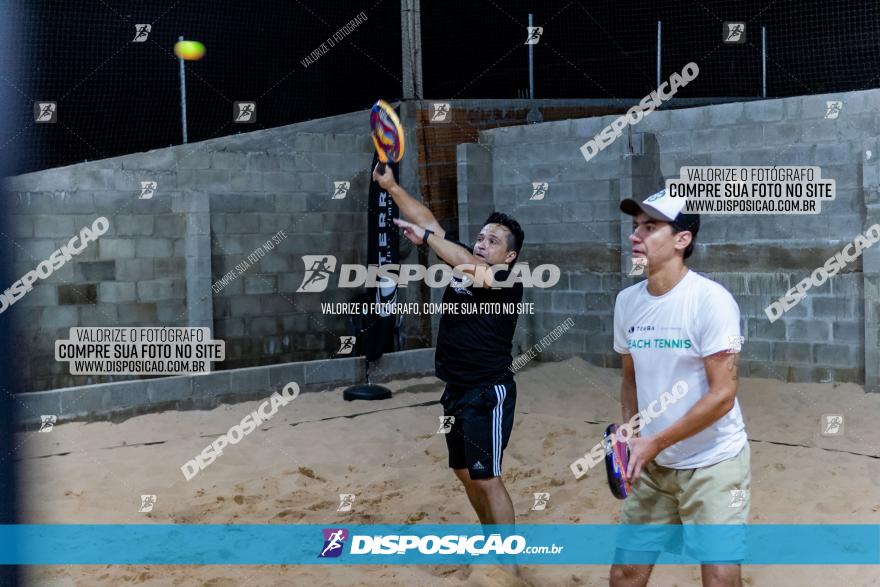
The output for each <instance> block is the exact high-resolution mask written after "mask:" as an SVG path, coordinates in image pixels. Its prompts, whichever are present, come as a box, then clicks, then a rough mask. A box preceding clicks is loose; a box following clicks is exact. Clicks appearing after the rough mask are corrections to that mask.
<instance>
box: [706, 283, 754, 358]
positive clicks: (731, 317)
mask: <svg viewBox="0 0 880 587" xmlns="http://www.w3.org/2000/svg"><path fill="white" fill-rule="evenodd" d="M713 289H714V288H713ZM697 321H698V322H697V324H698V328H697V340H696V341H695V344H696V347H697V351H698V352H699V353H700V356H701V357H708V356H709V355H714V354H715V353H720V352H721V351H730V350H732V351H736V352H739V350H740V345H741V342H742V338H741V332H740V328H739V306H738V305H737V303H736V300H734V299H733V296H732V295H730V292H729V291H727V290H726V289H724V288H718V289H716V290H714V291H711V292H707V293H706V295H705V297H704V298H703V303H702V304H700V308H699V309H698V315H697Z"/></svg>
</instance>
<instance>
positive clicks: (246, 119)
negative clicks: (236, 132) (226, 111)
mask: <svg viewBox="0 0 880 587" xmlns="http://www.w3.org/2000/svg"><path fill="white" fill-rule="evenodd" d="M234 107H235V109H234V110H233V113H232V115H233V121H234V122H239V123H251V122H256V121H257V103H256V102H235V103H234Z"/></svg>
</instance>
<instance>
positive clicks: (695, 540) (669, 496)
mask: <svg viewBox="0 0 880 587" xmlns="http://www.w3.org/2000/svg"><path fill="white" fill-rule="evenodd" d="M750 457H751V450H750V449H749V444H748V442H746V445H745V446H744V447H743V449H742V450H741V451H740V452H739V454H737V455H736V456H735V457H733V458H730V459H727V460H726V461H721V462H720V463H715V464H714V465H709V466H708V467H700V468H697V469H670V468H667V467H661V466H660V465H657V464H655V463H653V462H652V463H649V464H648V465H647V466H646V467H645V468H644V469H642V472H641V475H640V476H639V480H638V481H636V483H634V484H633V485H632V486H631V487H630V494H629V496H627V498H626V500H624V502H623V508H622V509H621V512H620V523H621V524H625V525H631V524H638V525H642V524H657V525H666V526H667V527H665V528H664V527H660V528H657V529H656V531H655V529H653V528H637V527H636V528H632V529H629V531H625V532H624V533H623V534H622V536H621V537H622V539H621V540H618V542H617V546H618V548H621V549H626V550H633V551H665V552H674V553H678V552H681V546H682V542H683V543H684V544H683V546H684V552H685V554H687V555H688V556H691V557H693V558H695V559H697V560H700V561H707V562H709V561H713V560H714V561H735V560H741V559H743V558H745V528H744V525H745V524H746V523H748V517H749V507H750V505H751V485H752V475H751V462H750V461H751V459H750ZM673 525H680V526H679V527H678V528H670V526H673ZM706 525H713V526H714V525H724V526H728V525H729V526H730V528H716V527H708V528H705V527H704V528H699V527H698V526H706Z"/></svg>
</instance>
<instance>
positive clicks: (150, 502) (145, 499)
mask: <svg viewBox="0 0 880 587" xmlns="http://www.w3.org/2000/svg"><path fill="white" fill-rule="evenodd" d="M154 505H156V496H155V495H142V496H141V507H140V508H138V512H140V513H142V514H146V513H149V512H151V511H153V506H154Z"/></svg>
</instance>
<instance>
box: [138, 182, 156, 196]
mask: <svg viewBox="0 0 880 587" xmlns="http://www.w3.org/2000/svg"><path fill="white" fill-rule="evenodd" d="M158 185H159V183H158V182H155V181H142V182H141V195H140V197H139V198H138V199H139V200H149V199H151V198H152V197H153V194H155V193H156V188H157V187H158Z"/></svg>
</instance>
